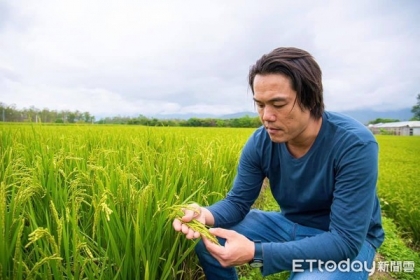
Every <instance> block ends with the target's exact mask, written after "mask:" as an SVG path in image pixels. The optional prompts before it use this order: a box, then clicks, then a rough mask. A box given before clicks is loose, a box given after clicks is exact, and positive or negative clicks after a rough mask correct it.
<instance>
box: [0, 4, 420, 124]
mask: <svg viewBox="0 0 420 280" xmlns="http://www.w3.org/2000/svg"><path fill="white" fill-rule="evenodd" d="M419 16H420V1H417V0H412V1H408V0H398V1H397V0H394V1H386V0H381V1H375V0H374V1H372V0H370V1H366V0H348V1H312V0H308V1H278V0H277V1H274V0H273V1H269V0H260V1H214V0H213V1H169V0H168V1H140V0H137V1H108V0H102V1H86V0H83V1H78V0H72V1H47V0H45V1H43V0H38V1H29V0H27V1H20V0H13V1H12V0H10V1H7V0H6V1H4V0H0V102H3V103H6V104H7V105H11V104H16V106H17V108H19V109H22V108H29V107H30V106H35V107H36V108H38V109H43V108H48V109H50V110H65V109H68V110H80V111H89V112H90V113H92V114H93V115H95V116H115V115H122V116H137V115H139V114H143V115H146V116H152V115H156V114H180V113H213V114H230V113H235V112H240V111H255V109H254V107H253V102H252V93H251V91H250V90H249V88H248V85H247V75H248V70H249V67H250V66H251V65H252V64H253V63H254V62H255V61H256V60H257V59H258V58H260V57H261V56H262V55H263V54H265V53H268V52H270V51H271V50H273V49H274V48H277V47H280V46H293V47H298V48H302V49H305V50H307V51H309V52H310V53H311V54H312V55H313V56H314V57H315V59H316V60H317V61H318V63H319V64H320V66H321V68H322V70H323V82H324V98H325V104H326V108H327V110H334V111H343V110H352V109H365V108H376V109H377V110H393V109H401V108H411V107H412V106H413V105H414V104H415V103H416V96H417V94H418V93H420V19H419Z"/></svg>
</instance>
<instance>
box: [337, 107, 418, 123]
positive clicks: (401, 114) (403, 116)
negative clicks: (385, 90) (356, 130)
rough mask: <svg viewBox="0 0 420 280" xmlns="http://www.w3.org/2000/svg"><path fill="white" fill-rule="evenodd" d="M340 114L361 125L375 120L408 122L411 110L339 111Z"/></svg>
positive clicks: (411, 115)
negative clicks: (351, 118)
mask: <svg viewBox="0 0 420 280" xmlns="http://www.w3.org/2000/svg"><path fill="white" fill-rule="evenodd" d="M340 113H342V114H346V115H349V116H351V117H353V118H354V119H356V120H358V121H359V122H361V123H363V124H367V123H368V122H369V121H373V120H375V119H377V118H382V119H398V120H400V121H408V120H410V119H411V118H412V117H413V113H411V108H405V109H400V110H395V111H373V110H352V111H340Z"/></svg>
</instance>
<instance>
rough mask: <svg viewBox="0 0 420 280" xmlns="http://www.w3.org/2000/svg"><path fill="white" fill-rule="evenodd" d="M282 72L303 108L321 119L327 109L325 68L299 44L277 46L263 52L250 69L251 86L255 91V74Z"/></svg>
mask: <svg viewBox="0 0 420 280" xmlns="http://www.w3.org/2000/svg"><path fill="white" fill-rule="evenodd" d="M267 74H282V75H285V76H287V77H288V78H289V79H290V83H291V87H292V89H293V90H294V91H296V100H297V103H298V105H299V106H300V107H301V108H306V109H308V110H310V112H311V116H312V117H314V118H316V119H318V118H320V117H322V114H323V112H324V101H323V89H322V72H321V68H320V67H319V65H318V63H317V62H316V61H315V59H314V58H313V57H312V55H311V54H309V53H308V52H306V51H304V50H301V49H298V48H277V49H274V50H273V51H271V52H270V53H268V54H265V55H263V56H262V57H261V58H260V59H259V60H257V62H256V63H255V64H254V65H253V66H251V68H250V70H249V76H248V78H249V86H250V87H251V90H252V94H254V78H255V76H256V75H267Z"/></svg>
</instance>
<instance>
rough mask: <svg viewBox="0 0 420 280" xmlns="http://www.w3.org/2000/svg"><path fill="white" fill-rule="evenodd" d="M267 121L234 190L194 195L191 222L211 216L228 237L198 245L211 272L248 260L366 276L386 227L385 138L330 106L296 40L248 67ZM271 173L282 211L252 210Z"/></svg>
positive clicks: (303, 272)
mask: <svg viewBox="0 0 420 280" xmlns="http://www.w3.org/2000/svg"><path fill="white" fill-rule="evenodd" d="M249 86H250V88H251V89H252V93H253V99H254V102H255V104H256V107H257V109H258V113H259V116H260V118H261V122H262V124H263V126H262V127H260V128H259V129H257V130H256V131H255V132H254V133H253V135H252V136H251V137H250V138H249V140H248V142H247V143H246V145H245V147H244V148H243V151H242V154H241V157H240V161H239V166H238V170H237V174H236V177H235V180H234V183H233V187H232V189H231V191H230V192H229V193H228V195H227V197H226V198H225V199H223V200H221V201H219V202H217V203H215V204H213V205H211V206H209V207H200V206H198V205H195V207H196V208H197V212H194V211H189V210H186V211H185V216H184V217H183V218H182V221H180V220H177V219H176V220H174V222H173V227H174V229H175V230H177V231H181V232H182V233H184V234H185V235H186V237H187V238H189V239H191V238H198V237H200V234H199V233H198V232H194V231H193V230H192V229H190V228H188V226H187V225H186V224H184V223H183V222H188V221H190V220H192V219H197V220H198V221H200V222H202V223H204V224H206V225H209V226H213V228H212V229H211V230H210V231H211V233H212V234H214V235H216V236H217V237H218V238H219V239H220V240H221V243H222V245H223V246H219V245H216V244H213V243H212V242H210V241H209V240H208V239H206V238H202V240H201V241H200V242H199V243H198V244H197V246H196V253H197V255H198V258H199V260H200V264H201V266H202V267H203V270H204V273H205V274H206V277H207V279H237V275H236V271H235V268H234V267H235V266H237V265H242V264H245V263H250V264H251V266H254V267H260V268H261V272H262V274H263V275H269V274H273V273H277V272H280V271H285V270H288V271H292V273H291V276H290V278H291V279H294V280H297V279H367V278H368V276H369V274H371V273H372V272H373V271H372V269H371V268H372V264H373V259H374V256H375V251H376V249H377V248H378V247H379V246H380V245H381V244H382V242H383V239H384V231H383V229H382V225H381V211H380V205H379V201H378V197H377V195H376V181H377V175H378V145H377V142H376V141H375V138H374V137H373V135H372V134H371V132H370V131H369V130H368V129H367V128H365V127H364V126H363V125H362V124H360V123H359V122H357V121H355V120H353V119H351V118H349V117H346V116H344V115H341V114H337V113H332V112H326V111H324V103H323V88H322V73H321V69H320V67H319V66H318V64H317V63H316V61H315V60H314V58H313V57H312V56H311V55H310V54H309V53H308V52H306V51H304V50H300V49H297V48H277V49H275V50H273V51H272V52H270V53H268V54H266V55H263V56H262V57H261V58H260V59H259V60H258V61H257V62H256V63H255V65H253V66H252V67H251V69H250V72H249ZM264 178H268V180H269V182H270V188H271V191H272V194H273V196H274V198H275V199H276V201H277V202H278V204H279V205H280V207H281V212H265V211H260V210H250V208H251V206H252V204H253V203H254V201H255V200H256V198H257V197H258V195H259V193H260V189H261V185H262V182H263V180H264Z"/></svg>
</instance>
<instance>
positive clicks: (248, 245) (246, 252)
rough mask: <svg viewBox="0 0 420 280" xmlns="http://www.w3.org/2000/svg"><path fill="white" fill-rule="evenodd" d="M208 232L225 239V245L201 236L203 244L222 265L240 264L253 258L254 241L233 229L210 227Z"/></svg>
mask: <svg viewBox="0 0 420 280" xmlns="http://www.w3.org/2000/svg"><path fill="white" fill-rule="evenodd" d="M210 232H211V234H213V235H216V236H218V237H221V238H224V239H226V243H225V246H220V245H217V244H214V243H212V242H211V241H210V240H208V239H206V238H203V242H204V245H205V246H206V248H207V250H208V251H209V253H210V254H211V255H212V256H213V257H214V258H215V259H217V260H218V261H219V263H220V264H221V265H222V266H223V267H228V266H236V265H242V264H245V263H248V262H249V261H251V260H252V259H253V258H254V253H255V245H254V242H252V241H251V240H249V239H248V238H246V237H245V236H244V235H242V234H239V233H237V232H236V231H233V230H227V229H222V228H211V229H210Z"/></svg>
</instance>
